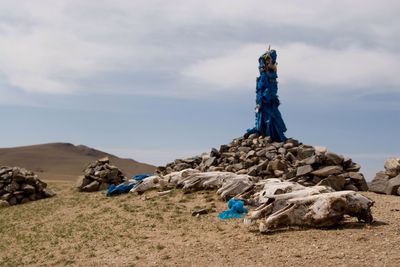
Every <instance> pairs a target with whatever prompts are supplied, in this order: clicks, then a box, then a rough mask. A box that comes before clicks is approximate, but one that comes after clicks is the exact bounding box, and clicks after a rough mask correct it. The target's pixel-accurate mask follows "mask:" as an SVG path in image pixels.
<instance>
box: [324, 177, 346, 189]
mask: <svg viewBox="0 0 400 267" xmlns="http://www.w3.org/2000/svg"><path fill="white" fill-rule="evenodd" d="M345 183H346V178H344V177H343V176H337V175H330V176H328V177H327V178H325V179H323V180H322V181H320V182H319V183H318V184H317V185H326V186H330V187H332V188H333V189H334V190H336V191H340V190H343V188H344V185H345Z"/></svg>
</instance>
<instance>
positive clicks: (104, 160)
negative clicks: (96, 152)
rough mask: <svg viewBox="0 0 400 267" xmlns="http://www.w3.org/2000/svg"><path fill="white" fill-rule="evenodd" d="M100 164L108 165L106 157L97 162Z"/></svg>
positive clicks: (108, 160) (108, 161)
mask: <svg viewBox="0 0 400 267" xmlns="http://www.w3.org/2000/svg"><path fill="white" fill-rule="evenodd" d="M97 162H98V163H100V164H106V163H110V159H109V158H108V157H104V158H101V159H99V160H98V161H97Z"/></svg>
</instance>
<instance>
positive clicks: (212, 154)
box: [210, 147, 221, 158]
mask: <svg viewBox="0 0 400 267" xmlns="http://www.w3.org/2000/svg"><path fill="white" fill-rule="evenodd" d="M210 156H211V157H216V158H218V157H220V156H221V154H220V153H219V151H218V149H216V148H214V147H213V148H212V149H211V152H210Z"/></svg>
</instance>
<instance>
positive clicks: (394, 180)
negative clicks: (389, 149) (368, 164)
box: [369, 158, 400, 196]
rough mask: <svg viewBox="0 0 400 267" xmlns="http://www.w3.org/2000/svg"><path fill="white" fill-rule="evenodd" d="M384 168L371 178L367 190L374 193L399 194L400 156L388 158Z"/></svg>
mask: <svg viewBox="0 0 400 267" xmlns="http://www.w3.org/2000/svg"><path fill="white" fill-rule="evenodd" d="M384 167H385V170H384V171H380V172H378V173H377V174H376V175H375V178H374V179H373V180H372V182H371V185H370V188H369V190H370V191H372V192H375V193H380V194H387V195H397V196H400V158H389V159H387V160H386V162H385V166H384Z"/></svg>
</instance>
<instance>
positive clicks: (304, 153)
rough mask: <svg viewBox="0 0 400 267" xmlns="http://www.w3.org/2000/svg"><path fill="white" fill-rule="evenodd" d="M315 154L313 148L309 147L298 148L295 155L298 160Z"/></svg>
mask: <svg viewBox="0 0 400 267" xmlns="http://www.w3.org/2000/svg"><path fill="white" fill-rule="evenodd" d="M314 154H315V149H314V148H312V147H309V148H299V149H298V151H297V156H298V158H299V159H300V160H303V159H306V158H309V157H311V156H313V155H314Z"/></svg>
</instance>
